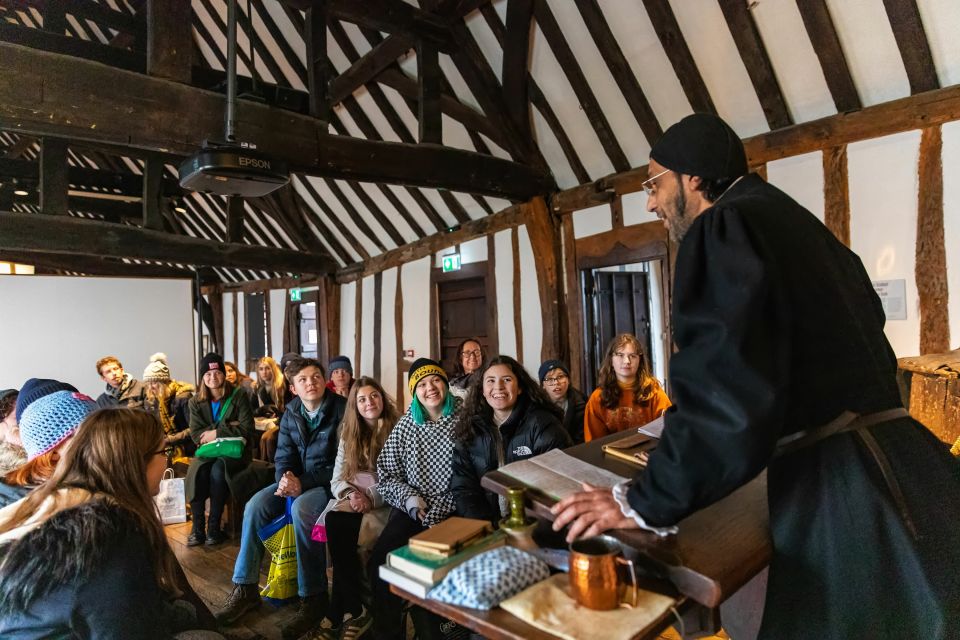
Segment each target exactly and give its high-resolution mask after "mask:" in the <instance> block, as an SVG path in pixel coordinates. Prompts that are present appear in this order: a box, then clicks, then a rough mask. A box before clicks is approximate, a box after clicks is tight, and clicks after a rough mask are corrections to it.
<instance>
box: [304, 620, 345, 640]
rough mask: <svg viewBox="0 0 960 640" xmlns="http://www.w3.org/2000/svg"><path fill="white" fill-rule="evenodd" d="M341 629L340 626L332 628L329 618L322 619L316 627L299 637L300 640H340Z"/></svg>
mask: <svg viewBox="0 0 960 640" xmlns="http://www.w3.org/2000/svg"><path fill="white" fill-rule="evenodd" d="M342 628H343V626H342V625H340V626H336V627H335V626H333V623H332V622H331V621H330V618H324V619H323V621H322V622H321V623H320V624H319V625H318V626H316V627H314V628H313V629H311V630H310V631H307V632H306V633H305V634H303V635H302V636H300V640H340V630H341V629H342Z"/></svg>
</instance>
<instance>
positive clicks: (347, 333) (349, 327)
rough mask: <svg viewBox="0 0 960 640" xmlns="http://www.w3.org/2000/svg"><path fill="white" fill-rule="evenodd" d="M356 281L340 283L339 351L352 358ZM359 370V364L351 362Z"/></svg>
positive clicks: (354, 332) (355, 314)
mask: <svg viewBox="0 0 960 640" xmlns="http://www.w3.org/2000/svg"><path fill="white" fill-rule="evenodd" d="M356 317H357V281H354V282H346V283H344V284H342V285H340V353H342V354H345V355H346V356H348V357H349V358H350V359H351V360H353V354H354V350H355V349H356V345H357V337H358V336H357V328H356V327H357V323H356V322H357V321H356ZM353 366H354V368H355V369H356V370H358V371H359V369H360V365H359V364H358V363H356V362H354V363H353Z"/></svg>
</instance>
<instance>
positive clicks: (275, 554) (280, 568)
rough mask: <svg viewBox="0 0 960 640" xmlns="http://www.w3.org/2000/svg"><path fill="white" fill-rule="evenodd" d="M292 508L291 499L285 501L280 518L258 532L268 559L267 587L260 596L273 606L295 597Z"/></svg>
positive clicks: (295, 558)
mask: <svg viewBox="0 0 960 640" xmlns="http://www.w3.org/2000/svg"><path fill="white" fill-rule="evenodd" d="M292 505H293V498H287V506H286V509H285V510H284V513H283V515H282V516H280V517H279V518H277V519H276V520H274V521H273V522H270V523H268V524H265V525H264V526H262V527H260V530H259V531H257V535H258V536H260V540H261V541H263V546H264V547H265V548H266V550H267V551H269V552H270V556H271V559H270V571H269V572H268V573H267V584H266V585H265V586H264V587H263V589H262V590H261V591H260V595H261V596H262V597H264V598H265V599H266V600H267V602H271V603H273V604H282V603H284V602H286V601H288V600H292V599H293V598H296V597H297V540H296V537H295V535H294V531H293V516H291V515H290V509H291V506H292Z"/></svg>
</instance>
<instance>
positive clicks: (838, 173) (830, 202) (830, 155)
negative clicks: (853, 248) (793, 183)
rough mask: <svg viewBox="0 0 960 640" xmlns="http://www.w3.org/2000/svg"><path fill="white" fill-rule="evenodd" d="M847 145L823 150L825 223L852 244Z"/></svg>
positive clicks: (848, 244)
mask: <svg viewBox="0 0 960 640" xmlns="http://www.w3.org/2000/svg"><path fill="white" fill-rule="evenodd" d="M848 177H849V176H848V172H847V146H846V145H841V146H839V147H831V148H829V149H824V150H823V215H824V220H823V222H824V224H826V225H827V228H828V229H830V231H831V232H833V235H835V236H836V237H837V239H838V240H840V242H842V243H843V244H845V245H847V246H848V247H849V246H850V185H849V183H848Z"/></svg>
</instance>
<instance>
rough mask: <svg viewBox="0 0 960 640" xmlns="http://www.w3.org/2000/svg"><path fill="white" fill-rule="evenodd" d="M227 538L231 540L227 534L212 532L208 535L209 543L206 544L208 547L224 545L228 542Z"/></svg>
mask: <svg viewBox="0 0 960 640" xmlns="http://www.w3.org/2000/svg"><path fill="white" fill-rule="evenodd" d="M227 538H229V536H227V534H225V533H224V532H223V531H210V532H209V533H208V534H207V541H206V543H205V544H206V545H207V546H208V547H213V546H215V545H218V544H223V543H224V542H226V541H227Z"/></svg>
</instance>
